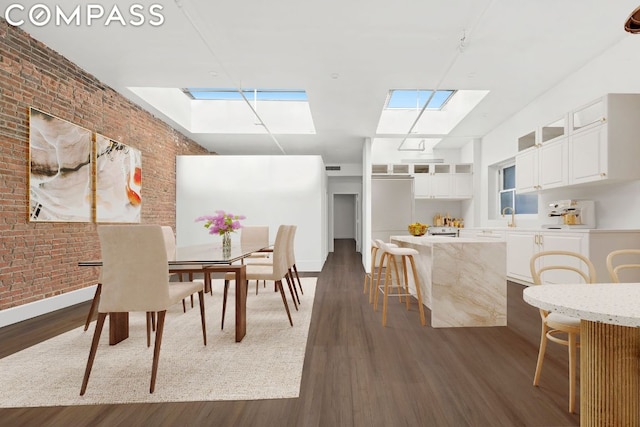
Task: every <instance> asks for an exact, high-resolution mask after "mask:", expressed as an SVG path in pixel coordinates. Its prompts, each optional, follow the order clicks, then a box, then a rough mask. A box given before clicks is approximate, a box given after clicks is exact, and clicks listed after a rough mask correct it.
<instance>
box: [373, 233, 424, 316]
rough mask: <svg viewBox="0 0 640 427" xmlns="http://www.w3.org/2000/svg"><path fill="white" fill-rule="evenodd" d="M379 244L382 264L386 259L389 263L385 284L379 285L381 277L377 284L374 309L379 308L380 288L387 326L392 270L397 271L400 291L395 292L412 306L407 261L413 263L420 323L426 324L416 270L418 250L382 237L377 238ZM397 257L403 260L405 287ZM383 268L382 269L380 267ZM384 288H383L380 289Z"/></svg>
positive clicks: (408, 306)
mask: <svg viewBox="0 0 640 427" xmlns="http://www.w3.org/2000/svg"><path fill="white" fill-rule="evenodd" d="M375 242H376V244H377V245H378V248H379V250H381V251H382V255H381V257H382V258H383V259H381V260H380V265H384V263H385V260H386V263H387V268H386V270H385V277H384V285H383V286H380V285H379V279H378V282H377V283H376V285H377V286H378V287H379V288H378V289H376V294H375V298H374V301H373V310H374V311H375V310H377V309H378V295H379V294H380V290H381V291H382V294H383V297H382V298H383V300H382V326H387V300H388V299H389V298H388V297H389V295H390V294H391V289H389V287H390V285H391V286H393V279H392V274H391V273H392V271H394V272H395V276H396V281H397V285H396V287H397V289H398V291H397V292H396V293H395V294H393V295H396V296H398V298H399V299H400V300H401V301H402V297H403V296H404V297H405V300H406V305H407V310H409V309H410V308H411V293H410V292H409V274H408V269H407V261H409V263H410V264H411V272H412V274H413V278H414V281H415V286H416V296H417V297H418V311H419V313H420V324H421V325H422V326H425V325H426V324H427V320H426V317H425V314H424V305H423V304H422V290H421V286H420V279H419V277H418V272H417V270H416V263H415V259H414V256H416V255H418V251H417V250H415V249H411V248H402V247H398V246H395V245H393V246H392V245H390V244H388V243H385V242H383V241H382V240H380V239H376V240H375ZM397 258H400V259H401V260H402V275H403V278H404V289H403V287H402V282H401V281H400V277H399V276H400V275H399V272H398V264H397ZM380 270H382V269H380ZM378 277H380V272H378ZM380 288H382V289H380Z"/></svg>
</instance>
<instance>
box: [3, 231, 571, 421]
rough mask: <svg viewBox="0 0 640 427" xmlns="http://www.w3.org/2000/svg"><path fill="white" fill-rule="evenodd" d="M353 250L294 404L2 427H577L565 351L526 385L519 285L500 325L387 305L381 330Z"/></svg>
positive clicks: (131, 410)
mask: <svg viewBox="0 0 640 427" xmlns="http://www.w3.org/2000/svg"><path fill="white" fill-rule="evenodd" d="M354 248H355V246H354V242H353V241H352V240H336V242H335V252H333V253H331V254H330V255H329V257H328V259H327V262H326V264H325V266H324V269H323V270H322V272H321V273H320V274H319V277H318V286H317V291H316V292H317V294H316V298H315V302H314V308H313V317H312V321H311V327H310V331H309V339H308V342H307V351H306V358H305V363H304V371H303V375H302V384H301V388H300V397H299V398H297V399H279V400H259V401H234V402H192V403H164V404H130V405H97V406H75V407H47V408H15V409H0V425H1V426H36V425H37V426H134V425H136V426H173V425H179V426H276V425H277V426H387V427H389V426H571V425H578V424H579V416H578V415H572V414H569V413H568V412H567V407H568V378H567V376H568V365H567V356H566V349H565V348H564V347H561V346H558V345H554V344H553V343H550V344H549V346H548V350H547V357H546V359H545V366H544V370H543V373H542V379H541V386H540V387H534V386H533V385H532V378H533V372H534V369H535V362H536V356H537V351H538V340H539V333H540V331H539V328H540V317H539V315H538V311H537V309H535V308H533V307H530V306H529V305H527V304H526V303H524V302H523V300H522V289H523V287H522V286H520V285H518V284H514V283H509V285H508V299H509V306H508V326H506V327H494V328H447V329H434V328H431V327H430V326H429V323H427V326H426V327H423V326H420V322H419V317H418V311H417V306H416V304H415V303H414V304H413V305H412V309H411V311H409V312H407V311H406V309H405V306H404V305H401V304H398V303H392V304H390V307H389V313H388V322H387V327H386V328H383V327H382V325H381V317H382V313H381V311H380V309H379V310H378V312H374V311H373V308H372V306H371V305H369V303H368V298H367V297H366V296H365V295H363V293H362V285H363V280H364V272H363V268H362V264H361V257H360V254H359V253H356V252H355V249H354ZM87 312H88V304H81V305H78V306H75V307H72V308H69V309H65V310H61V311H59V312H56V313H52V314H49V315H46V316H42V317H41V318H38V319H32V320H29V321H25V322H22V323H20V324H17V325H12V326H9V327H5V328H2V329H0V357H5V356H6V355H8V354H11V353H13V352H15V351H19V350H20V349H22V348H25V347H28V346H30V345H33V344H34V343H36V342H39V341H41V340H43V339H46V338H48V337H50V336H53V335H56V334H59V333H62V332H65V331H67V330H69V329H72V328H74V327H77V326H80V325H82V324H83V323H84V316H85V315H86V313H87ZM429 315H430V313H429V311H427V319H428V318H429ZM94 325H95V324H92V326H91V328H90V330H89V332H91V331H92V330H93V328H94ZM89 332H88V333H89ZM249 333H250V331H249ZM240 345H241V344H240ZM87 352H88V349H87ZM165 368H168V367H165ZM250 368H251V367H249V366H248V367H247V369H250ZM209 380H210V381H215V372H212V373H211V378H210V379H209ZM0 386H1V385H0ZM176 386H179V385H176ZM79 388H80V384H78V389H79Z"/></svg>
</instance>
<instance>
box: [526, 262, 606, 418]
mask: <svg viewBox="0 0 640 427" xmlns="http://www.w3.org/2000/svg"><path fill="white" fill-rule="evenodd" d="M557 256H563V257H570V258H571V259H572V260H574V261H575V260H577V261H579V264H580V266H581V267H582V268H580V267H575V266H573V265H567V264H566V258H565V261H564V262H563V264H558V263H557V260H558V258H557ZM552 257H556V258H555V259H553V258H552ZM554 261H555V262H556V263H554ZM529 267H530V269H531V276H532V277H533V283H534V285H540V284H543V283H544V280H543V278H542V276H543V273H545V272H548V271H552V270H566V271H572V272H574V273H576V274H577V275H578V276H579V280H580V281H582V282H584V283H595V282H596V269H595V267H594V266H593V264H592V263H591V261H589V259H588V258H587V257H585V256H583V255H581V254H579V253H575V252H568V251H543V252H539V253H537V254H535V255H534V256H532V257H531V260H530V262H529ZM585 268H586V271H585ZM558 286H562V285H558ZM540 318H541V319H542V331H541V334H540V350H539V352H538V362H537V363H536V373H535V375H534V377H533V385H534V386H537V385H538V384H539V382H540V374H541V373H542V362H543V361H544V354H545V351H546V348H547V341H548V340H549V341H553V342H555V343H558V344H561V345H564V346H567V348H568V350H569V412H571V413H575V409H576V390H575V388H576V355H577V351H578V348H579V346H580V343H579V342H578V339H579V337H580V319H577V318H573V317H569V316H565V315H562V314H558V313H553V312H548V311H546V310H542V309H540Z"/></svg>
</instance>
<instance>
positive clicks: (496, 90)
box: [22, 0, 638, 164]
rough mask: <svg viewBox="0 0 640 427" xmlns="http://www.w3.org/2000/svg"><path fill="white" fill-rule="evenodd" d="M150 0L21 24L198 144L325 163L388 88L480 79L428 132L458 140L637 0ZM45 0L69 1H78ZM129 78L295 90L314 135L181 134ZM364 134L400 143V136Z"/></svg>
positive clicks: (613, 30)
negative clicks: (445, 124) (114, 17)
mask: <svg viewBox="0 0 640 427" xmlns="http://www.w3.org/2000/svg"><path fill="white" fill-rule="evenodd" d="M35 3H38V2H36V1H34V2H32V4H35ZM40 3H42V2H40ZM44 3H50V2H44ZM133 3H135V2H133V1H129V2H125V1H113V2H110V3H109V4H105V3H102V4H103V6H105V7H106V8H109V7H110V6H111V5H113V4H117V5H118V6H119V7H120V9H121V10H122V11H123V12H125V14H124V15H125V19H127V20H128V19H129V15H128V14H127V13H126V12H127V11H128V8H129V6H130V5H131V4H133ZM138 3H143V2H138ZM151 3H158V4H161V5H162V6H163V9H162V12H161V13H162V15H163V16H164V18H165V22H164V23H163V24H162V25H161V26H158V27H153V26H151V25H148V23H147V24H145V25H142V26H139V27H134V26H131V25H127V26H126V27H122V26H121V25H120V24H118V23H117V22H112V23H111V24H110V25H108V26H105V25H103V24H104V19H103V20H102V21H100V20H98V21H96V22H94V24H93V25H92V26H87V25H86V23H85V24H83V25H80V26H54V25H45V26H42V27H35V26H33V25H30V24H28V23H26V24H25V25H23V26H22V28H23V29H25V30H26V31H27V32H29V33H30V34H32V35H33V37H35V38H36V39H38V40H41V41H42V42H44V43H45V44H46V45H48V46H49V47H51V48H53V49H54V50H56V51H58V52H60V53H61V54H62V55H64V56H65V57H67V58H69V59H70V60H71V61H73V62H75V63H76V64H78V65H79V66H81V67H82V68H83V69H85V70H87V71H88V72H89V73H91V74H93V75H95V76H96V77H97V78H98V79H100V80H101V81H102V82H104V83H106V84H107V85H109V86H111V87H112V88H114V89H115V90H117V91H118V92H120V93H122V94H123V95H124V96H126V97H128V98H130V99H131V100H133V101H134V102H136V103H138V104H140V105H142V106H143V107H144V108H146V109H148V110H149V111H151V112H152V113H153V114H154V115H156V116H158V117H160V118H162V119H163V120H165V121H167V122H168V123H170V124H171V125H172V126H174V127H176V128H177V129H179V130H180V131H181V132H183V133H184V134H186V135H187V136H189V137H191V138H193V139H194V140H195V141H197V142H198V143H199V144H201V145H202V146H204V147H206V148H207V149H209V150H210V151H215V152H217V153H219V154H280V153H281V150H280V149H279V148H278V144H279V145H280V146H281V147H282V149H283V150H284V151H285V153H286V154H296V155H298V154H319V155H322V156H323V158H324V161H325V163H326V164H335V163H360V162H361V157H362V144H363V142H364V140H365V138H367V137H370V138H375V137H376V129H377V126H378V122H379V119H380V114H381V112H382V108H383V106H384V102H385V99H386V96H387V93H388V91H389V90H390V89H412V88H422V89H432V88H436V89H473V90H489V91H490V92H489V94H488V95H487V96H486V97H484V99H483V100H482V101H481V102H480V104H479V105H478V107H476V108H475V109H474V110H473V111H472V112H471V113H470V114H469V115H468V116H467V117H466V118H465V119H464V120H463V121H462V122H461V123H460V124H459V125H458V126H456V127H455V128H454V129H453V130H452V131H451V132H450V133H449V134H448V135H446V136H444V138H443V140H442V142H441V143H440V144H441V146H442V147H443V148H451V147H459V146H461V145H463V144H465V143H466V142H468V141H469V140H470V139H471V138H477V137H482V136H484V135H485V134H486V133H488V132H489V131H490V130H491V129H493V128H495V127H496V126H498V125H499V124H500V123H502V122H503V121H504V120H506V119H507V118H508V117H510V116H511V115H513V114H514V113H515V112H517V111H518V110H520V109H522V108H523V107H524V106H526V105H527V104H528V103H530V102H531V101H532V100H534V99H535V98H536V97H538V96H540V95H541V94H542V93H544V92H545V91H546V90H548V89H549V88H551V87H553V86H554V85H555V84H557V83H559V82H560V81H561V80H563V79H564V78H566V77H567V76H568V75H570V74H571V73H573V72H575V71H577V70H578V69H580V68H581V67H582V66H583V65H584V64H585V63H587V62H588V61H589V60H590V59H592V58H594V57H596V56H598V55H599V54H600V53H602V52H603V51H605V50H606V49H608V48H609V47H611V46H613V45H614V44H616V43H618V42H619V41H620V40H622V39H623V38H625V37H628V36H630V35H628V34H627V33H625V32H624V30H623V24H624V21H625V20H626V18H627V17H628V15H629V13H630V12H631V11H632V10H633V9H634V8H635V7H637V6H638V0H616V1H615V2H604V1H602V0H536V1H531V0H529V1H524V0H448V1H443V0H399V1H389V0H339V1H338V0H323V1H300V0H278V1H266V0H262V1H261V0H245V1H224V2H223V1H212V0H179V3H180V4H181V7H179V6H178V4H177V3H176V2H174V1H170V0H155V1H149V2H146V3H144V4H146V5H148V4H151ZM22 4H24V5H25V7H26V8H27V10H28V7H29V4H27V3H24V2H23V3H22ZM55 4H56V5H58V6H60V7H61V8H62V9H63V10H65V11H70V10H73V8H74V7H75V6H76V5H78V4H82V3H79V2H77V1H75V0H58V1H57V2H55ZM51 7H52V8H53V7H54V6H53V3H52V4H51ZM107 10H108V9H107ZM101 24H102V25H101ZM463 37H464V38H465V40H464V43H463V44H464V47H463V48H462V49H461V39H462V38H463ZM631 37H634V36H631ZM336 74H337V76H338V78H333V77H335V75H336ZM332 75H333V76H332ZM129 87H143V88H144V87H159V88H182V87H218V88H220V87H243V88H254V87H257V88H268V89H304V90H306V91H307V94H308V98H309V103H310V108H311V114H312V117H313V122H314V125H315V129H316V134H315V135H274V138H275V140H276V141H277V143H276V142H275V141H274V139H273V138H271V137H270V136H269V135H237V134H236V135H230V134H195V133H190V132H189V131H188V130H186V129H185V128H184V127H182V126H180V125H179V124H178V123H176V122H174V121H172V120H171V119H169V118H168V117H167V116H165V115H164V114H163V113H162V112H161V111H158V110H157V109H155V108H154V107H152V106H151V105H150V104H148V103H147V102H146V101H144V100H143V99H142V98H140V97H139V96H138V95H136V94H134V93H133V92H132V91H131V90H129V89H128V88H129ZM267 126H268V123H267ZM408 131H409V129H406V131H405V132H408ZM378 136H384V137H386V138H399V139H398V143H400V141H401V140H402V138H403V137H404V136H405V135H404V134H398V135H389V134H385V135H378ZM413 136H418V137H419V136H420V135H413ZM430 136H433V135H430ZM122 142H125V143H126V141H122Z"/></svg>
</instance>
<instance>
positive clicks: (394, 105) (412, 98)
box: [385, 89, 455, 110]
mask: <svg viewBox="0 0 640 427" xmlns="http://www.w3.org/2000/svg"><path fill="white" fill-rule="evenodd" d="M454 92H455V91H454V90H437V91H435V93H434V94H433V97H432V98H431V100H429V105H427V110H441V109H442V107H443V106H444V105H445V104H446V103H447V101H449V99H451V97H452V96H453V94H454ZM432 93H433V90H430V89H409V90H407V89H396V90H391V91H389V96H388V97H387V105H385V109H421V108H422V107H424V104H425V103H426V102H427V100H428V99H429V97H430V96H431V94H432Z"/></svg>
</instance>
